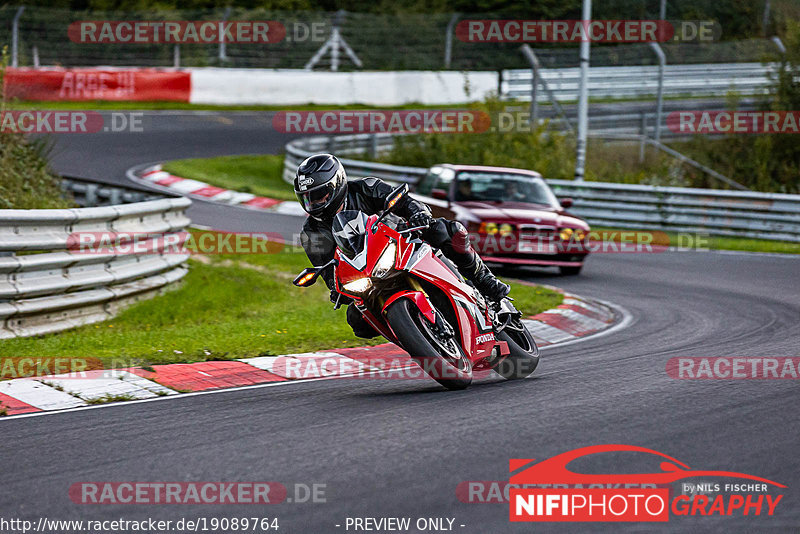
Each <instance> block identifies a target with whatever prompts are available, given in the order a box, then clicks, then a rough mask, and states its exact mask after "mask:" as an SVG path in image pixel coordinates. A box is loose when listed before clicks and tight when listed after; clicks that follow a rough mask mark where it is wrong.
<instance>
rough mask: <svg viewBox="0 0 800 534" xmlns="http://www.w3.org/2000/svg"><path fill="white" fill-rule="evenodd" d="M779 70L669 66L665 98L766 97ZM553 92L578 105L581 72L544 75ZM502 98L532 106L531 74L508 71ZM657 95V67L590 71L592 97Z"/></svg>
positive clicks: (767, 67) (724, 65) (539, 99)
mask: <svg viewBox="0 0 800 534" xmlns="http://www.w3.org/2000/svg"><path fill="white" fill-rule="evenodd" d="M775 69H776V66H775V65H774V64H770V65H763V64H761V63H709V64H699V65H666V67H665V68H664V96H665V97H677V96H692V97H698V96H714V97H721V96H725V95H726V94H727V93H728V92H729V91H733V92H736V93H738V94H740V95H762V94H766V93H767V91H768V89H769V85H770V79H769V76H770V74H771V73H774V72H775ZM539 75H540V76H541V78H542V79H543V80H544V81H545V82H546V83H547V86H548V87H549V89H550V91H551V92H552V93H553V94H554V96H555V98H556V100H559V101H576V100H577V99H578V84H579V81H580V69H578V68H558V69H548V68H543V69H540V70H539ZM502 77H503V79H502V82H501V95H502V96H504V97H506V98H514V99H518V100H525V101H530V99H531V80H532V79H533V76H532V74H531V71H530V69H519V70H516V69H515V70H505V71H503V75H502ZM657 92H658V66H657V65H652V66H651V65H639V66H631V67H592V68H590V69H589V97H590V98H614V99H631V98H640V97H648V96H655V95H656V93H657ZM547 100H548V96H547V93H546V92H545V91H539V92H538V93H537V95H536V101H537V102H545V101H547Z"/></svg>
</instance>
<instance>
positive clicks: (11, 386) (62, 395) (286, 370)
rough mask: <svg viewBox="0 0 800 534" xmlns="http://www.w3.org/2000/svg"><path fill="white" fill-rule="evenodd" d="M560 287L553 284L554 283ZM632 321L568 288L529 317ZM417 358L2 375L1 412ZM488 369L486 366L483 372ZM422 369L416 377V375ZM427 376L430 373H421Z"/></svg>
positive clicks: (295, 359)
mask: <svg viewBox="0 0 800 534" xmlns="http://www.w3.org/2000/svg"><path fill="white" fill-rule="evenodd" d="M554 289H555V288H554ZM629 321H630V315H629V314H628V313H627V312H626V311H625V310H623V309H621V308H619V307H617V306H612V305H610V304H607V303H603V302H599V301H596V300H592V299H586V298H582V297H578V296H576V295H572V294H568V293H564V301H563V303H562V304H560V305H559V306H557V307H556V308H553V309H550V310H547V311H544V312H542V313H540V314H538V315H535V316H533V317H529V318H528V319H525V320H524V322H525V324H526V326H527V327H528V328H529V330H530V331H531V333H532V334H533V336H534V338H535V339H536V342H537V344H538V345H539V346H540V347H542V348H546V347H549V346H554V345H564V344H568V343H571V342H575V341H578V340H582V339H586V338H589V337H594V336H598V335H605V334H607V333H610V332H611V331H613V330H617V329H620V328H622V327H624V326H626V325H627V323H628V322H629ZM415 366H416V364H414V363H413V361H412V360H411V358H410V357H409V356H408V354H406V353H405V352H404V351H403V350H401V349H400V348H398V347H397V346H395V345H393V344H391V343H385V344H383V345H377V346H373V347H357V348H347V349H333V350H329V351H322V352H309V353H302V354H285V355H281V356H260V357H256V358H243V359H240V360H232V361H208V362H198V363H175V364H165V365H154V366H152V367H149V368H147V369H144V368H138V367H136V368H128V369H109V370H96V371H86V372H83V373H75V374H60V375H50V376H39V377H32V378H17V379H13V380H6V381H0V413H4V414H5V415H8V416H14V415H21V414H33V413H36V412H48V411H54V410H68V409H75V408H81V407H86V406H89V405H94V404H107V403H111V402H119V401H136V400H146V399H155V398H156V397H164V396H172V395H176V396H179V395H180V394H182V393H189V392H206V391H212V390H222V389H228V388H240V387H247V386H255V385H259V384H269V383H278V382H285V383H289V382H300V381H304V380H311V379H321V378H348V377H353V376H358V377H366V378H369V377H372V376H374V377H376V378H380V377H381V373H383V374H384V375H383V376H385V377H387V378H391V377H392V373H393V372H398V371H402V370H404V369H415V368H416V367H415ZM484 374H488V372H486V373H484ZM416 376H417V375H415V377H416ZM420 378H421V379H426V378H425V377H423V376H420Z"/></svg>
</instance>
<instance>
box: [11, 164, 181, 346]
mask: <svg viewBox="0 0 800 534" xmlns="http://www.w3.org/2000/svg"><path fill="white" fill-rule="evenodd" d="M64 187H65V188H66V189H68V190H70V191H73V192H75V191H79V192H80V191H83V192H84V193H89V194H88V198H89V199H92V198H95V199H96V200H98V201H102V198H103V197H105V196H106V195H108V198H109V200H111V199H114V200H120V201H122V200H124V199H125V198H129V199H133V198H138V196H139V195H142V198H144V196H147V195H150V196H152V195H153V194H152V192H149V193H148V192H146V191H145V190H136V189H135V188H121V187H114V186H112V185H109V184H98V183H95V182H91V181H89V180H84V179H78V178H72V177H70V178H66V179H65V181H64ZM90 191H93V192H90ZM190 204H191V201H190V200H189V199H187V198H184V197H177V198H160V199H157V200H145V201H140V202H133V203H129V204H115V205H109V206H105V207H86V208H74V209H43V210H16V209H12V210H0V339H2V338H11V337H20V336H32V335H39V334H46V333H50V332H56V331H59V330H64V329H67V328H72V327H75V326H79V325H83V324H88V323H93V322H97V321H103V320H106V319H108V318H110V317H112V316H113V315H115V314H116V312H117V311H119V310H120V309H122V308H124V307H126V306H127V305H129V304H132V303H134V302H137V301H140V300H144V299H147V298H150V297H152V296H155V295H156V294H159V293H160V292H162V291H163V290H165V288H166V287H167V286H168V285H169V284H171V283H172V282H175V281H177V280H180V279H181V278H182V277H183V276H184V275H185V274H186V272H187V268H186V265H185V262H186V260H187V259H188V254H176V253H173V252H172V250H170V251H167V250H165V249H164V242H165V239H161V238H152V239H150V240H149V241H141V243H142V246H143V247H145V249H147V250H148V252H147V253H145V254H131V253H126V251H124V250H121V249H120V248H113V249H110V250H108V251H105V252H102V253H101V252H87V251H80V250H75V249H74V248H71V247H70V244H71V243H72V242H73V241H74V240H75V237H76V235H78V233H95V232H101V233H103V235H108V236H115V235H117V234H118V233H136V234H137V235H139V236H141V235H144V234H159V236H161V235H164V234H167V235H169V234H174V235H172V236H171V239H173V240H174V241H173V242H174V243H181V242H182V241H181V240H183V239H185V234H183V233H178V232H179V231H180V230H181V229H183V228H185V227H186V226H187V225H188V224H189V223H190V220H189V219H188V217H186V215H185V211H186V209H187V208H188V207H189V205H190ZM95 235H96V234H95ZM123 243H124V241H123ZM123 246H124V245H123Z"/></svg>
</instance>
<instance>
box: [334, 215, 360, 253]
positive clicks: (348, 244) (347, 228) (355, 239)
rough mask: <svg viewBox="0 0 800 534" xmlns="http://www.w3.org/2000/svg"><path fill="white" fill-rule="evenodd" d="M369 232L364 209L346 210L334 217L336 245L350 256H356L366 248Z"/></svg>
mask: <svg viewBox="0 0 800 534" xmlns="http://www.w3.org/2000/svg"><path fill="white" fill-rule="evenodd" d="M366 233H367V214H366V213H364V212H362V211H356V210H345V211H342V212H339V213H338V214H337V215H336V217H334V219H333V238H334V239H335V240H336V246H338V247H339V249H341V251H342V252H343V253H344V255H345V256H347V257H348V258H353V257H355V255H356V254H358V253H359V252H361V249H363V248H364V238H365V236H366Z"/></svg>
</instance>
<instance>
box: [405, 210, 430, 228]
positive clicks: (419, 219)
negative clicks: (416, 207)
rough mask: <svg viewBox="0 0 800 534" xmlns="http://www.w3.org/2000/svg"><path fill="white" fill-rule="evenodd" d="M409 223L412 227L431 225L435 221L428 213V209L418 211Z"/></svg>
mask: <svg viewBox="0 0 800 534" xmlns="http://www.w3.org/2000/svg"><path fill="white" fill-rule="evenodd" d="M408 222H409V224H411V228H415V227H417V226H430V225H431V223H432V222H433V217H431V216H430V214H428V212H426V211H418V212H417V213H415V214H414V215H412V216H411V218H410V219H408Z"/></svg>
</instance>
